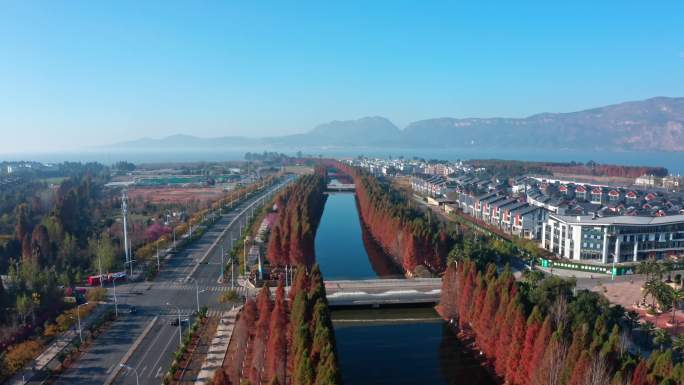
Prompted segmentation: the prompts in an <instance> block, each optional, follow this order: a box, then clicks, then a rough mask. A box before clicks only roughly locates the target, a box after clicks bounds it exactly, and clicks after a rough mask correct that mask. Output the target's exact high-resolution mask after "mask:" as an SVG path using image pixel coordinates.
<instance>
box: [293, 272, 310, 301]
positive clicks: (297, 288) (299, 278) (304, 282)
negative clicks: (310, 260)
mask: <svg viewBox="0 0 684 385" xmlns="http://www.w3.org/2000/svg"><path fill="white" fill-rule="evenodd" d="M308 287H309V276H308V275H307V274H306V268H305V267H303V266H302V267H298V268H297V272H296V273H295V278H294V282H293V283H292V287H291V288H290V293H289V299H290V303H294V300H295V296H296V295H297V294H299V293H300V292H302V291H304V290H307V289H308Z"/></svg>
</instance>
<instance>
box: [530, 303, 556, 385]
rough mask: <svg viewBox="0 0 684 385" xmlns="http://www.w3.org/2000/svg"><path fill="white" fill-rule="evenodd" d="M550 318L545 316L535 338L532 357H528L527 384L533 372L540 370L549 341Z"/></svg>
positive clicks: (550, 332) (550, 331)
mask: <svg viewBox="0 0 684 385" xmlns="http://www.w3.org/2000/svg"><path fill="white" fill-rule="evenodd" d="M551 322H552V321H551V316H547V317H546V319H545V320H544V323H543V324H542V326H541V329H540V331H539V334H538V335H537V336H536V337H535V341H534V348H533V350H532V355H531V356H529V360H528V364H527V365H528V367H529V368H528V383H529V382H530V380H531V379H532V378H533V375H534V371H535V370H537V369H538V368H540V367H541V366H542V365H541V363H542V359H543V358H544V353H545V352H546V347H547V346H548V344H549V341H551V334H552V332H553V331H552V330H551Z"/></svg>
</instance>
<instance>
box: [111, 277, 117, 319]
mask: <svg viewBox="0 0 684 385" xmlns="http://www.w3.org/2000/svg"><path fill="white" fill-rule="evenodd" d="M112 285H114V312H115V313H116V316H117V318H118V317H119V303H118V302H117V300H116V278H114V279H112Z"/></svg>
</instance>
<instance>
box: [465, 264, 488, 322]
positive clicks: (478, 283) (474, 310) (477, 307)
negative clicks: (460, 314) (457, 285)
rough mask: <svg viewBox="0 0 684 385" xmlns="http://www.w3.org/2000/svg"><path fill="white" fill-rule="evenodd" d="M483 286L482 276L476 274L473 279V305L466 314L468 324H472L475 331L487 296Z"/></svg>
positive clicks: (485, 288)
mask: <svg viewBox="0 0 684 385" xmlns="http://www.w3.org/2000/svg"><path fill="white" fill-rule="evenodd" d="M485 285H486V284H485V280H484V278H482V274H481V273H479V272H478V274H477V276H476V278H475V291H474V292H473V299H474V303H473V304H472V305H471V306H470V309H469V312H468V322H469V323H471V324H472V326H473V328H474V329H475V330H476V331H477V330H478V326H479V325H477V321H478V320H479V316H480V312H481V311H482V308H483V307H484V302H485V297H486V296H487V287H486V286H485Z"/></svg>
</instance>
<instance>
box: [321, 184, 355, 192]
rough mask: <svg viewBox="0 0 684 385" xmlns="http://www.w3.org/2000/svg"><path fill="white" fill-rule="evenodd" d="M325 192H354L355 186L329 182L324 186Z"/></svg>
mask: <svg viewBox="0 0 684 385" xmlns="http://www.w3.org/2000/svg"><path fill="white" fill-rule="evenodd" d="M326 190H327V191H354V190H356V186H355V185H354V184H353V183H336V182H331V183H328V185H327V186H326Z"/></svg>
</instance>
